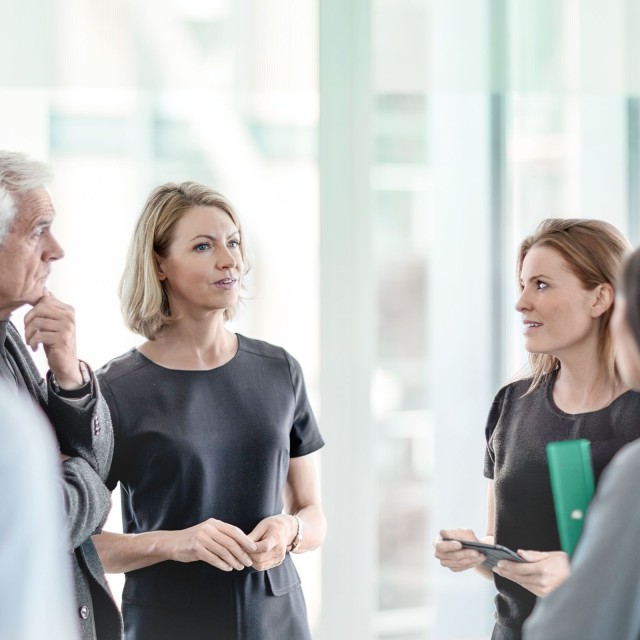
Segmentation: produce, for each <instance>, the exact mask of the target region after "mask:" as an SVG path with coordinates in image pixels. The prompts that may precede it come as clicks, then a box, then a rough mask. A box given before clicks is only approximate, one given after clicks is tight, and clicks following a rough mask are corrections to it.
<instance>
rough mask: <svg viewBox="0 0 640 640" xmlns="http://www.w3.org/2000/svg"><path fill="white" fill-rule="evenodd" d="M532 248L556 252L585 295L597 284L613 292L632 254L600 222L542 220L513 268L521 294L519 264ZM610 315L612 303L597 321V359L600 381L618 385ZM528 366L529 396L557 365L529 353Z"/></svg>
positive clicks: (553, 360) (617, 235)
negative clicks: (628, 257) (605, 285)
mask: <svg viewBox="0 0 640 640" xmlns="http://www.w3.org/2000/svg"><path fill="white" fill-rule="evenodd" d="M533 247H549V248H551V249H555V251H557V252H558V253H559V254H560V255H561V256H562V258H563V259H564V261H565V262H566V263H567V266H568V268H569V269H570V270H571V272H572V273H573V274H574V275H575V276H576V277H577V278H578V279H579V280H580V281H581V282H582V284H583V286H584V288H585V289H586V290H588V291H592V290H593V289H595V288H596V287H597V286H598V285H600V284H610V285H611V286H612V287H614V289H615V285H616V280H617V277H618V274H619V272H620V268H621V265H622V263H623V261H624V259H625V257H626V256H627V255H628V254H629V252H630V251H631V245H630V244H629V242H628V240H627V239H626V238H625V237H624V235H622V233H620V231H618V229H616V228H615V227H614V226H613V225H611V224H609V223H608V222H604V221H603V220H592V219H585V218H567V219H563V218H548V219H547V220H543V221H542V222H541V223H540V224H539V225H538V227H537V228H536V230H535V231H534V233H533V234H531V235H530V236H528V237H527V238H525V239H524V240H523V241H522V243H521V245H520V249H519V251H518V259H517V265H516V277H517V279H518V287H519V289H520V291H522V283H521V280H520V273H521V272H522V263H523V262H524V259H525V257H526V256H527V254H528V253H529V251H530V250H531V249H532V248H533ZM612 313H613V303H612V304H611V306H610V307H609V309H607V311H606V312H605V313H603V314H602V315H601V316H600V317H599V318H598V321H599V327H598V349H599V354H598V355H599V357H600V362H601V364H602V374H603V377H604V379H605V380H607V381H608V382H614V381H619V375H618V371H617V369H616V365H615V359H614V348H613V343H612V340H611V335H610V332H609V322H610V320H611V314H612ZM529 364H530V367H531V375H532V381H531V386H530V387H529V390H528V393H530V392H531V391H533V390H534V389H535V388H536V387H537V386H538V385H539V384H540V383H541V382H542V379H543V377H544V376H545V375H546V374H548V373H550V372H551V371H553V370H554V369H557V368H558V366H559V364H560V362H559V360H558V359H557V358H556V357H555V356H553V355H549V354H544V353H531V354H529Z"/></svg>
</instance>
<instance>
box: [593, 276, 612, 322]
mask: <svg viewBox="0 0 640 640" xmlns="http://www.w3.org/2000/svg"><path fill="white" fill-rule="evenodd" d="M594 293H595V298H594V300H593V306H592V307H591V317H592V318H599V317H600V316H601V315H602V314H603V313H606V312H607V310H608V309H610V308H611V305H612V304H613V300H614V298H615V291H614V289H613V287H612V286H611V285H610V284H609V283H608V282H604V283H603V284H599V285H598V286H597V287H596V288H595V289H594Z"/></svg>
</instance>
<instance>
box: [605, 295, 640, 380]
mask: <svg viewBox="0 0 640 640" xmlns="http://www.w3.org/2000/svg"><path fill="white" fill-rule="evenodd" d="M611 335H612V336H613V341H614V345H615V352H616V364H617V365H618V370H619V371H620V376H621V377H622V380H623V382H624V383H625V384H626V385H627V386H628V387H631V388H632V389H636V390H640V347H639V346H638V343H637V341H636V339H635V337H634V335H633V331H631V326H630V325H629V321H628V320H627V301H626V300H625V299H624V298H622V297H620V296H618V297H617V298H616V304H615V306H614V309H613V315H612V317H611Z"/></svg>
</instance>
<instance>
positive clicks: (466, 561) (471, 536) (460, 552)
mask: <svg viewBox="0 0 640 640" xmlns="http://www.w3.org/2000/svg"><path fill="white" fill-rule="evenodd" d="M445 538H456V539H457V540H469V541H472V542H480V541H479V540H478V538H477V537H476V534H475V533H474V532H473V531H471V529H443V530H442V531H440V539H439V540H436V541H435V542H434V543H433V546H434V548H435V556H436V558H438V560H440V564H441V565H442V566H443V567H446V568H447V569H451V571H456V572H458V571H466V570H467V569H475V568H476V567H478V566H480V565H481V564H482V563H483V562H484V561H485V555H484V554H483V553H480V552H479V551H476V550H475V549H466V548H464V547H463V546H462V544H460V543H459V542H457V541H456V540H445Z"/></svg>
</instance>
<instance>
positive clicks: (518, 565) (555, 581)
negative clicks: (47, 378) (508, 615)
mask: <svg viewBox="0 0 640 640" xmlns="http://www.w3.org/2000/svg"><path fill="white" fill-rule="evenodd" d="M440 536H441V539H440V540H437V541H436V542H434V543H433V546H434V548H435V556H436V558H437V559H438V560H440V564H441V565H442V566H443V567H446V568H447V569H450V570H451V571H454V572H460V571H466V570H467V569H476V570H478V571H479V572H481V573H488V572H489V571H491V570H490V569H489V568H488V567H484V566H483V565H482V563H483V562H484V561H485V556H484V554H482V553H480V552H479V551H476V550H475V549H467V548H465V547H463V546H462V544H461V543H460V542H458V540H469V541H470V542H486V543H488V544H493V542H494V540H493V537H492V536H486V537H484V538H482V539H479V538H478V537H477V536H476V534H475V533H474V532H473V531H472V530H471V529H447V530H442V531H440ZM446 538H454V539H453V540H446ZM517 553H518V555H519V556H520V557H522V558H524V559H525V560H527V562H511V561H509V560H500V561H499V562H498V564H497V566H495V567H493V572H494V573H496V574H497V575H499V576H501V577H503V578H506V579H507V580H512V581H513V582H517V583H518V584H519V585H520V586H521V587H524V588H525V589H527V590H528V591H531V593H533V594H534V595H536V596H546V595H547V594H549V593H551V592H552V591H553V590H554V589H556V588H557V587H558V586H560V585H561V584H562V583H563V582H564V581H565V580H566V578H567V576H568V575H569V556H568V555H567V554H566V553H565V552H564V551H531V550H523V549H518V551H517Z"/></svg>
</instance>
